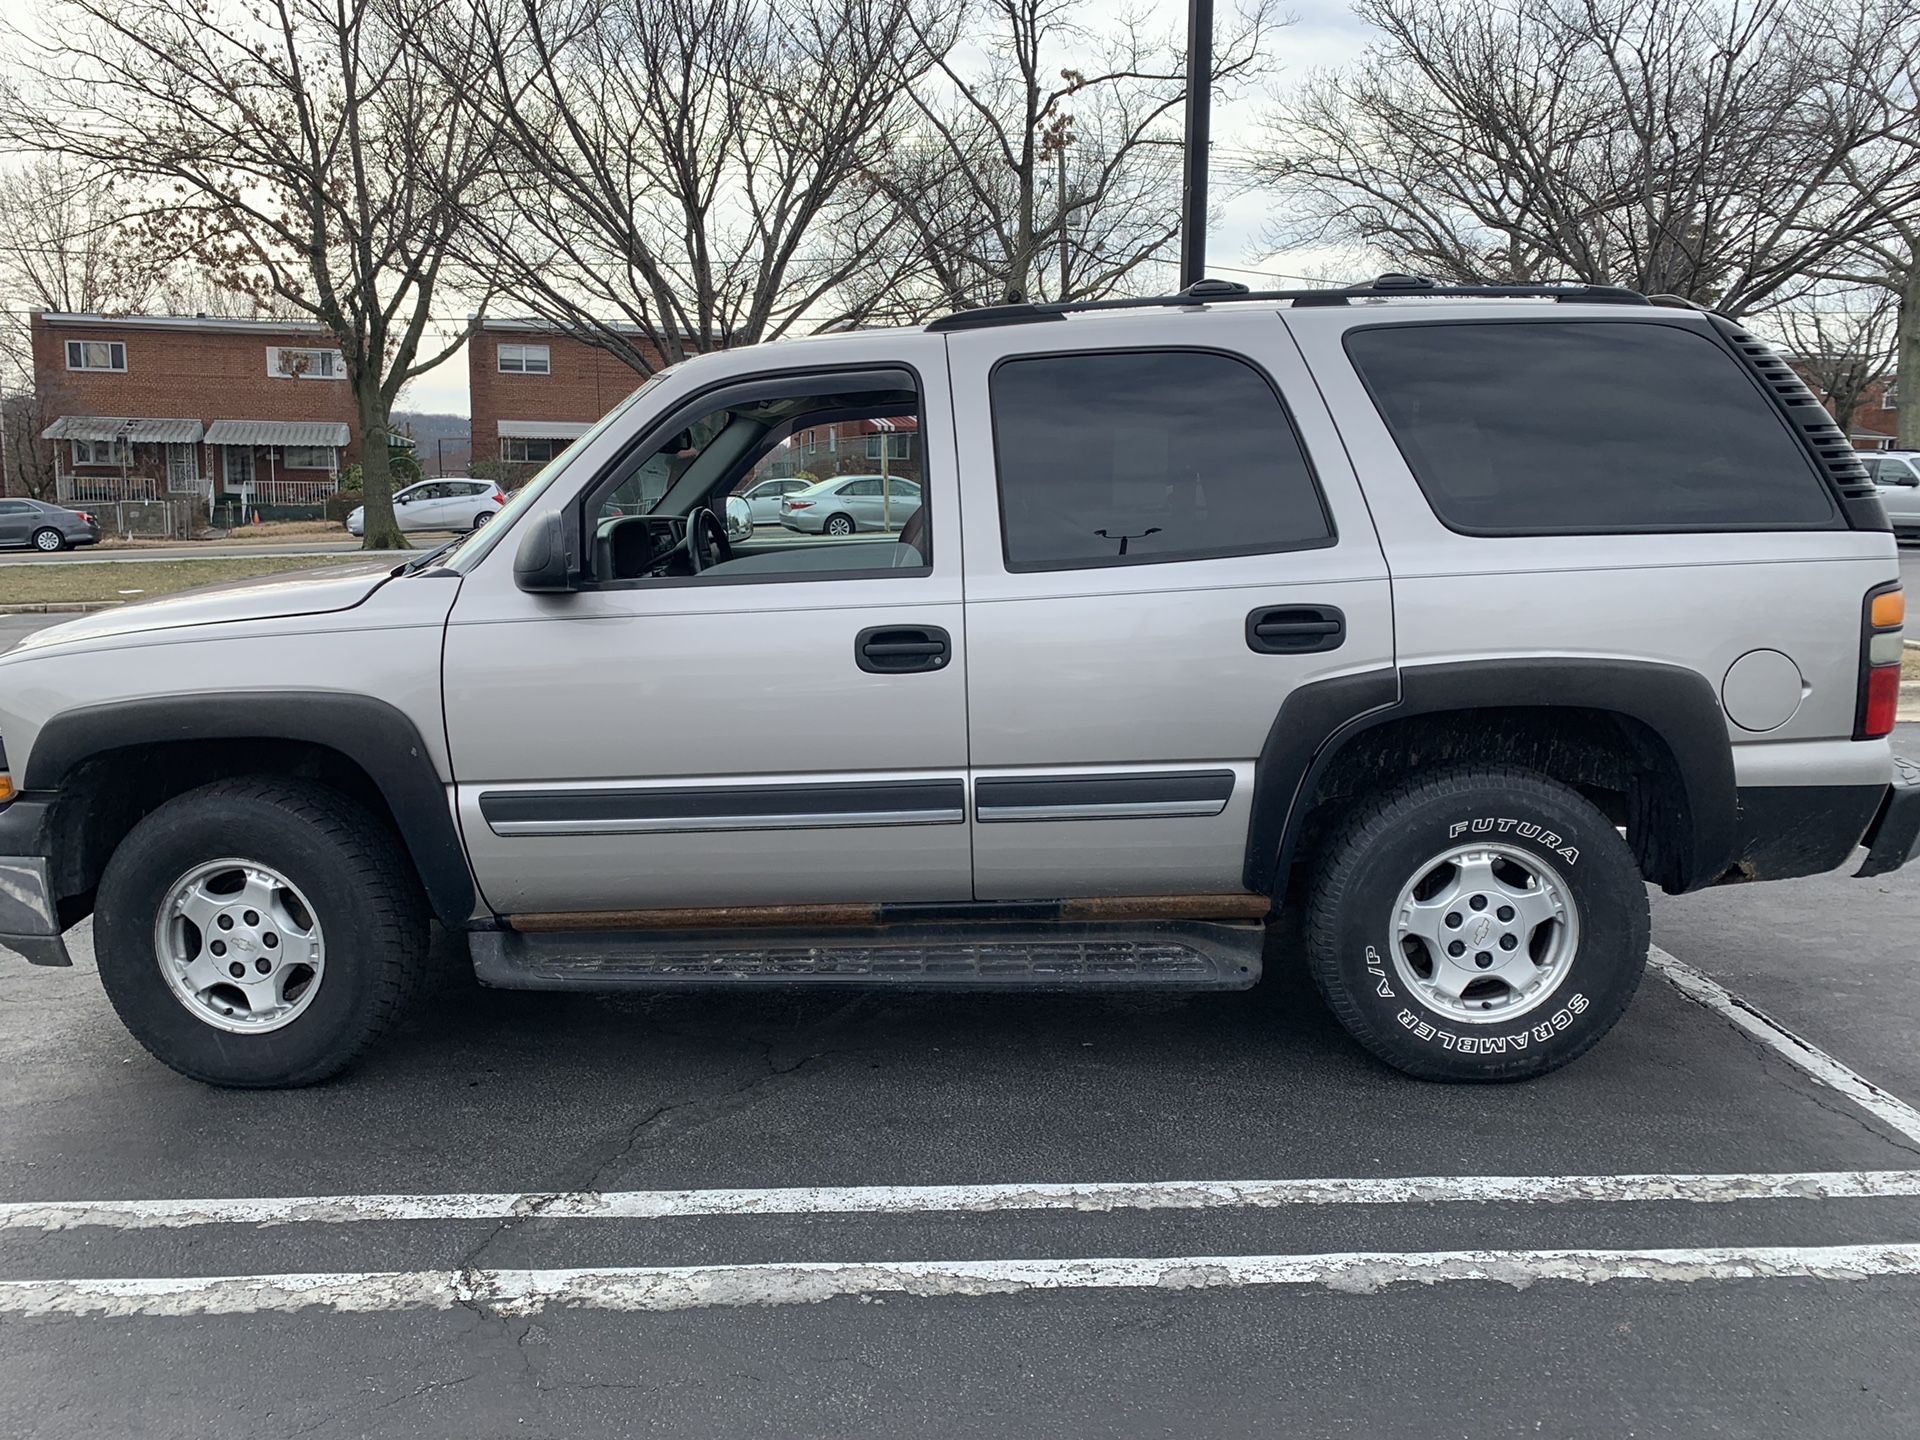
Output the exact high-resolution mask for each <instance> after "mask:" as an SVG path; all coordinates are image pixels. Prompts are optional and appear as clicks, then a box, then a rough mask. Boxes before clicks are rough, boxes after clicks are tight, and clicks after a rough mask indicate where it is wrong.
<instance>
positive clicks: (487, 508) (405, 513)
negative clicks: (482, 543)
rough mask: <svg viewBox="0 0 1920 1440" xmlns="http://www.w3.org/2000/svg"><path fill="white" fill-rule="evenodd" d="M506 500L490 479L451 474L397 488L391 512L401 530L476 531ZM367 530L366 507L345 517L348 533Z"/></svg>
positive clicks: (353, 533) (362, 532) (352, 533)
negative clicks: (438, 478) (446, 476)
mask: <svg viewBox="0 0 1920 1440" xmlns="http://www.w3.org/2000/svg"><path fill="white" fill-rule="evenodd" d="M506 503H507V497H506V495H505V494H504V493H503V492H502V491H501V489H500V487H499V486H498V485H495V484H494V483H493V482H492V481H491V480H469V479H465V478H463V477H461V476H450V477H448V478H447V479H444V480H423V481H421V482H420V483H419V484H418V485H409V486H408V487H407V488H406V489H404V490H396V491H395V492H394V495H393V514H394V518H395V519H397V520H398V521H399V522H400V528H401V529H402V530H477V529H479V528H480V527H481V526H482V525H484V524H486V523H487V521H489V520H491V519H492V518H493V515H494V512H495V511H496V510H498V509H499V508H500V507H501V506H502V505H504V504H506ZM366 531H367V526H366V507H364V506H360V507H358V508H356V509H355V510H354V512H353V513H352V514H351V515H349V516H347V533H348V534H349V535H364V534H366Z"/></svg>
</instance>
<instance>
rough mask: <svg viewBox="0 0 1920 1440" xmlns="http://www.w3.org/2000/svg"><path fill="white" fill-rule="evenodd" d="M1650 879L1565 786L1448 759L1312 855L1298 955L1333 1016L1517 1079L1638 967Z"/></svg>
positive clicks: (1359, 1030)
mask: <svg viewBox="0 0 1920 1440" xmlns="http://www.w3.org/2000/svg"><path fill="white" fill-rule="evenodd" d="M1648 931H1649V918H1648V909H1647V896H1646V887H1645V885H1644V883H1643V882H1642V879H1641V876H1640V872H1639V868H1638V866H1637V865H1636V864H1635V863H1634V860H1633V855H1632V853H1631V852H1630V851H1629V849H1628V848H1627V845H1626V842H1625V841H1624V840H1623V839H1622V838H1621V837H1620V834H1619V832H1618V831H1617V830H1616V829H1615V828H1614V825H1613V823H1612V822H1611V821H1609V820H1608V819H1607V817H1606V816H1605V815H1603V814H1601V812H1600V811H1599V810H1598V809H1596V808H1595V807H1594V806H1593V804H1592V803H1591V802H1589V801H1588V800H1587V799H1586V798H1585V797H1583V796H1581V795H1580V794H1579V793H1577V792H1576V791H1574V790H1572V789H1571V788H1569V787H1567V786H1564V785H1561V784H1558V783H1556V782H1554V781H1552V780H1549V779H1547V778H1545V777H1544V776H1540V775H1537V774H1534V773H1532V772H1530V771H1525V770H1520V769H1508V768H1504V767H1500V768H1493V767H1489V768H1471V769H1469V768H1461V769H1450V770H1445V771H1441V772H1437V773H1434V774H1431V775H1428V776H1426V777H1424V778H1420V779H1416V780H1413V781H1410V782H1407V783H1405V784H1403V785H1401V786H1399V787H1398V788H1396V789H1394V790H1392V791H1389V792H1387V793H1384V794H1380V795H1375V796H1370V797H1366V798H1364V799H1362V800H1361V801H1359V802H1358V803H1357V804H1356V805H1355V807H1354V808H1353V809H1352V810H1351V811H1350V812H1349V813H1348V814H1347V815H1346V817H1345V818H1344V819H1343V821H1342V822H1341V823H1340V824H1339V825H1338V826H1337V827H1336V829H1335V831H1334V833H1333V834H1332V836H1331V837H1330V840H1329V843H1328V844H1327V846H1326V848H1325V850H1324V851H1323V852H1322V853H1321V855H1320V857H1319V859H1318V862H1317V864H1316V865H1315V866H1314V869H1313V873H1312V877H1311V881H1310V888H1309V893H1308V899H1307V950H1308V963H1309V966H1310V968H1311V969H1312V972H1313V978H1314V982H1315V984H1316V985H1317V986H1318V987H1319V989H1320V992H1321V994H1322V995H1323V996H1324V997H1325V998H1326V1001H1327V1003H1328V1005H1329V1006H1330V1007H1331V1008H1332V1010H1333V1012H1334V1014H1335V1015H1336V1016H1337V1017H1338V1018H1339V1020H1340V1022H1341V1024H1342V1025H1344V1026H1345V1027H1346V1029H1347V1030H1348V1032H1349V1033H1350V1034H1352V1036H1353V1037H1354V1039H1356V1040H1358V1041H1359V1042H1360V1043H1361V1044H1362V1045H1363V1046H1365V1047H1366V1048H1367V1049H1368V1050H1370V1051H1372V1052H1373V1054H1375V1055H1376V1056H1378V1057H1379V1058H1380V1059H1382V1060H1384V1061H1386V1062H1387V1063H1388V1064H1390V1065H1393V1066H1395V1067H1396V1068H1398V1069H1400V1070H1403V1071H1405V1072H1407V1073H1408V1074H1410V1075H1415V1076H1419V1077H1421V1078H1423V1079H1432V1080H1517V1079H1524V1078H1527V1077H1530V1076H1534V1075H1541V1074H1545V1073H1546V1072H1547V1071H1549V1070H1554V1069H1557V1068H1558V1067H1559V1066H1561V1065H1564V1064H1566V1063H1567V1062H1568V1061H1570V1060H1572V1059H1574V1058H1576V1057H1577V1056H1579V1055H1581V1054H1583V1053H1584V1052H1585V1051H1586V1050H1587V1049H1588V1048H1589V1047H1591V1046H1592V1045H1593V1044H1594V1043H1596V1042H1597V1041H1598V1040H1599V1039H1600V1037H1601V1036H1602V1035H1604V1034H1606V1032H1607V1031H1608V1030H1609V1029H1611V1028H1612V1026H1613V1024H1614V1022H1615V1021H1616V1020H1618V1019H1619V1017H1620V1015H1621V1013H1622V1012H1623V1011H1624V1010H1625V1009H1626V1007H1627V1003H1628V1002H1629V1001H1630V1000H1631V999H1632V998H1633V994H1634V991H1635V989H1636V988H1637V987H1638V985H1639V981H1640V976H1641V973H1642V971H1643V970H1644V968H1645V965H1646V954H1647V944H1648V938H1649V937H1648Z"/></svg>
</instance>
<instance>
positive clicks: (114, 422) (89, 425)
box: [40, 415, 205, 445]
mask: <svg viewBox="0 0 1920 1440" xmlns="http://www.w3.org/2000/svg"><path fill="white" fill-rule="evenodd" d="M204 429H205V427H204V426H203V425H201V423H200V422H199V421H198V420H141V419H127V418H123V417H120V416H113V415H62V416H61V417H60V418H59V419H58V420H56V421H54V422H53V424H51V425H49V426H48V427H47V428H46V429H45V430H42V431H41V432H40V438H41V439H42V440H117V439H121V438H125V439H128V440H137V441H139V442H140V443H141V444H143V445H167V444H172V445H192V444H196V443H197V442H198V441H199V439H200V435H201V432H202V431H203V430H204Z"/></svg>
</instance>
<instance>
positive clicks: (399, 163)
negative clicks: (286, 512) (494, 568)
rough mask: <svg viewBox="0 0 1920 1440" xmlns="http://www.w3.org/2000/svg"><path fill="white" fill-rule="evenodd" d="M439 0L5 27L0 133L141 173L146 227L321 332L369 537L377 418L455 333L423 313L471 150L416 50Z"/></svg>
mask: <svg viewBox="0 0 1920 1440" xmlns="http://www.w3.org/2000/svg"><path fill="white" fill-rule="evenodd" d="M445 4H446V0H54V3H53V4H52V6H51V7H50V10H49V12H47V13H46V14H45V16H44V19H43V22H42V26H41V28H42V30H43V32H44V35H45V37H46V38H44V39H39V40H34V39H29V38H27V37H24V36H16V37H15V41H16V46H17V48H18V49H19V50H20V51H21V52H22V54H23V55H24V56H25V59H24V62H23V67H24V69H25V71H26V76H27V78H26V80H25V82H24V83H23V84H21V85H18V86H17V87H15V89H14V93H11V94H8V95H5V96H0V135H3V136H4V137H5V138H6V139H8V140H10V141H11V142H13V143H15V144H17V145H24V146H26V147H30V148H37V149H41V150H45V151H49V152H52V153H55V154H60V155H64V156H67V157H70V158H72V159H74V160H76V161H79V162H81V163H83V164H86V165H90V166H94V167H98V168H100V169H102V170H105V171H107V172H108V173H110V174H113V175H115V176H117V177H122V178H125V179H128V180H130V181H133V182H136V183H140V184H145V185H149V186H154V187H158V188H159V191H160V194H161V197H162V198H163V199H164V200H165V201H167V202H168V203H169V206H170V209H169V210H168V212H167V214H166V216H165V217H164V219H161V220H156V222H155V224H154V227H153V228H154V231H155V233H156V234H164V235H167V236H170V237H176V238H178V239H179V240H181V241H184V242H185V243H186V244H187V245H188V246H190V248H191V250H192V252H193V254H194V256H195V259H196V260H197V261H198V263H200V264H201V265H202V266H203V267H204V268H205V269H206V270H207V271H209V272H210V273H212V274H213V275H214V276H215V277H216V278H217V279H218V280H219V281H220V282H221V283H222V284H223V285H224V286H226V287H229V288H231V289H234V290H237V291H239V292H241V293H244V294H247V295H249V296H251V297H253V298H254V299H255V300H258V301H261V302H268V301H278V302H282V303H284V305H285V306H286V307H288V308H290V309H291V310H293V311H295V312H296V313H299V314H301V315H303V316H305V317H308V318H311V319H314V320H317V321H319V322H320V323H321V324H324V325H325V326H326V327H327V328H328V330H329V331H331V332H332V336H333V339H334V340H335V342H336V343H337V344H338V345H339V346H340V349H341V351H342V353H343V356H344V359H345V362H346V373H347V382H348V384H349V386H350V387H351V390H352V395H353V402H354V407H355V411H356V418H357V426H356V428H357V430H358V434H359V441H360V450H361V465H362V467H363V474H364V477H365V479H364V484H365V497H366V517H367V518H366V539H365V544H366V546H367V547H368V548H369V549H373V548H383V547H391V546H400V545H404V544H405V543H406V542H405V540H404V539H403V537H402V536H401V534H400V531H399V527H398V525H397V524H396V523H395V521H394V518H393V505H392V481H391V475H390V472H389V469H388V459H389V455H388V432H389V426H390V420H391V413H392V409H393V404H394V401H395V399H396V397H397V396H398V394H399V391H400V388H401V387H402V386H403V385H404V384H405V383H406V382H407V380H408V379H410V378H411V377H413V376H414V375H417V374H419V373H420V372H422V371H424V370H426V369H429V368H431V367H432V366H433V365H435V364H437V363H439V361H440V360H442V359H443V358H445V357H446V356H447V355H448V354H450V353H451V352H452V350H453V349H455V348H457V347H458V345H459V344H460V343H461V338H463V337H456V338H454V339H453V340H451V341H448V342H446V343H445V344H443V345H441V346H440V347H439V348H435V347H434V346H433V345H431V344H430V343H429V324H428V322H429V317H430V313H431V309H432V306H433V302H434V299H435V297H436V294H437V293H438V290H439V285H440V280H441V275H442V271H443V267H444V265H445V262H446V258H447V253H448V245H449V241H450V238H451V236H452V234H453V232H454V230H455V229H456V227H457V225H458V224H459V221H460V208H459V207H460V198H461V196H462V195H463V193H464V191H465V188H466V184H467V181H468V180H469V179H470V177H471V175H472V173H473V171H474V169H475V167H476V165H477V161H478V146H477V144H476V138H475V134H474V130H473V127H472V125H471V124H470V118H471V116H470V110H469V107H468V105H467V103H466V100H465V98H464V96H463V95H462V94H461V92H460V91H459V90H458V89H457V88H456V87H452V86H449V85H446V84H444V83H442V80H441V77H440V74H439V72H438V71H437V70H436V69H435V68H434V67H433V66H431V65H429V64H428V63H427V59H426V45H427V41H428V39H429V27H430V26H432V27H435V28H434V29H433V34H432V38H433V39H434V41H435V43H442V44H444V43H450V42H452V41H456V40H457V39H458V37H459V33H460V32H459V29H458V26H457V25H455V24H448V23H445Z"/></svg>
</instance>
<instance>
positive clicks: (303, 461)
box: [286, 445, 334, 470]
mask: <svg viewBox="0 0 1920 1440" xmlns="http://www.w3.org/2000/svg"><path fill="white" fill-rule="evenodd" d="M333 457H334V448H333V446H331V445H289V446H287V448H286V466H287V469H289V470H331V469H333Z"/></svg>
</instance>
